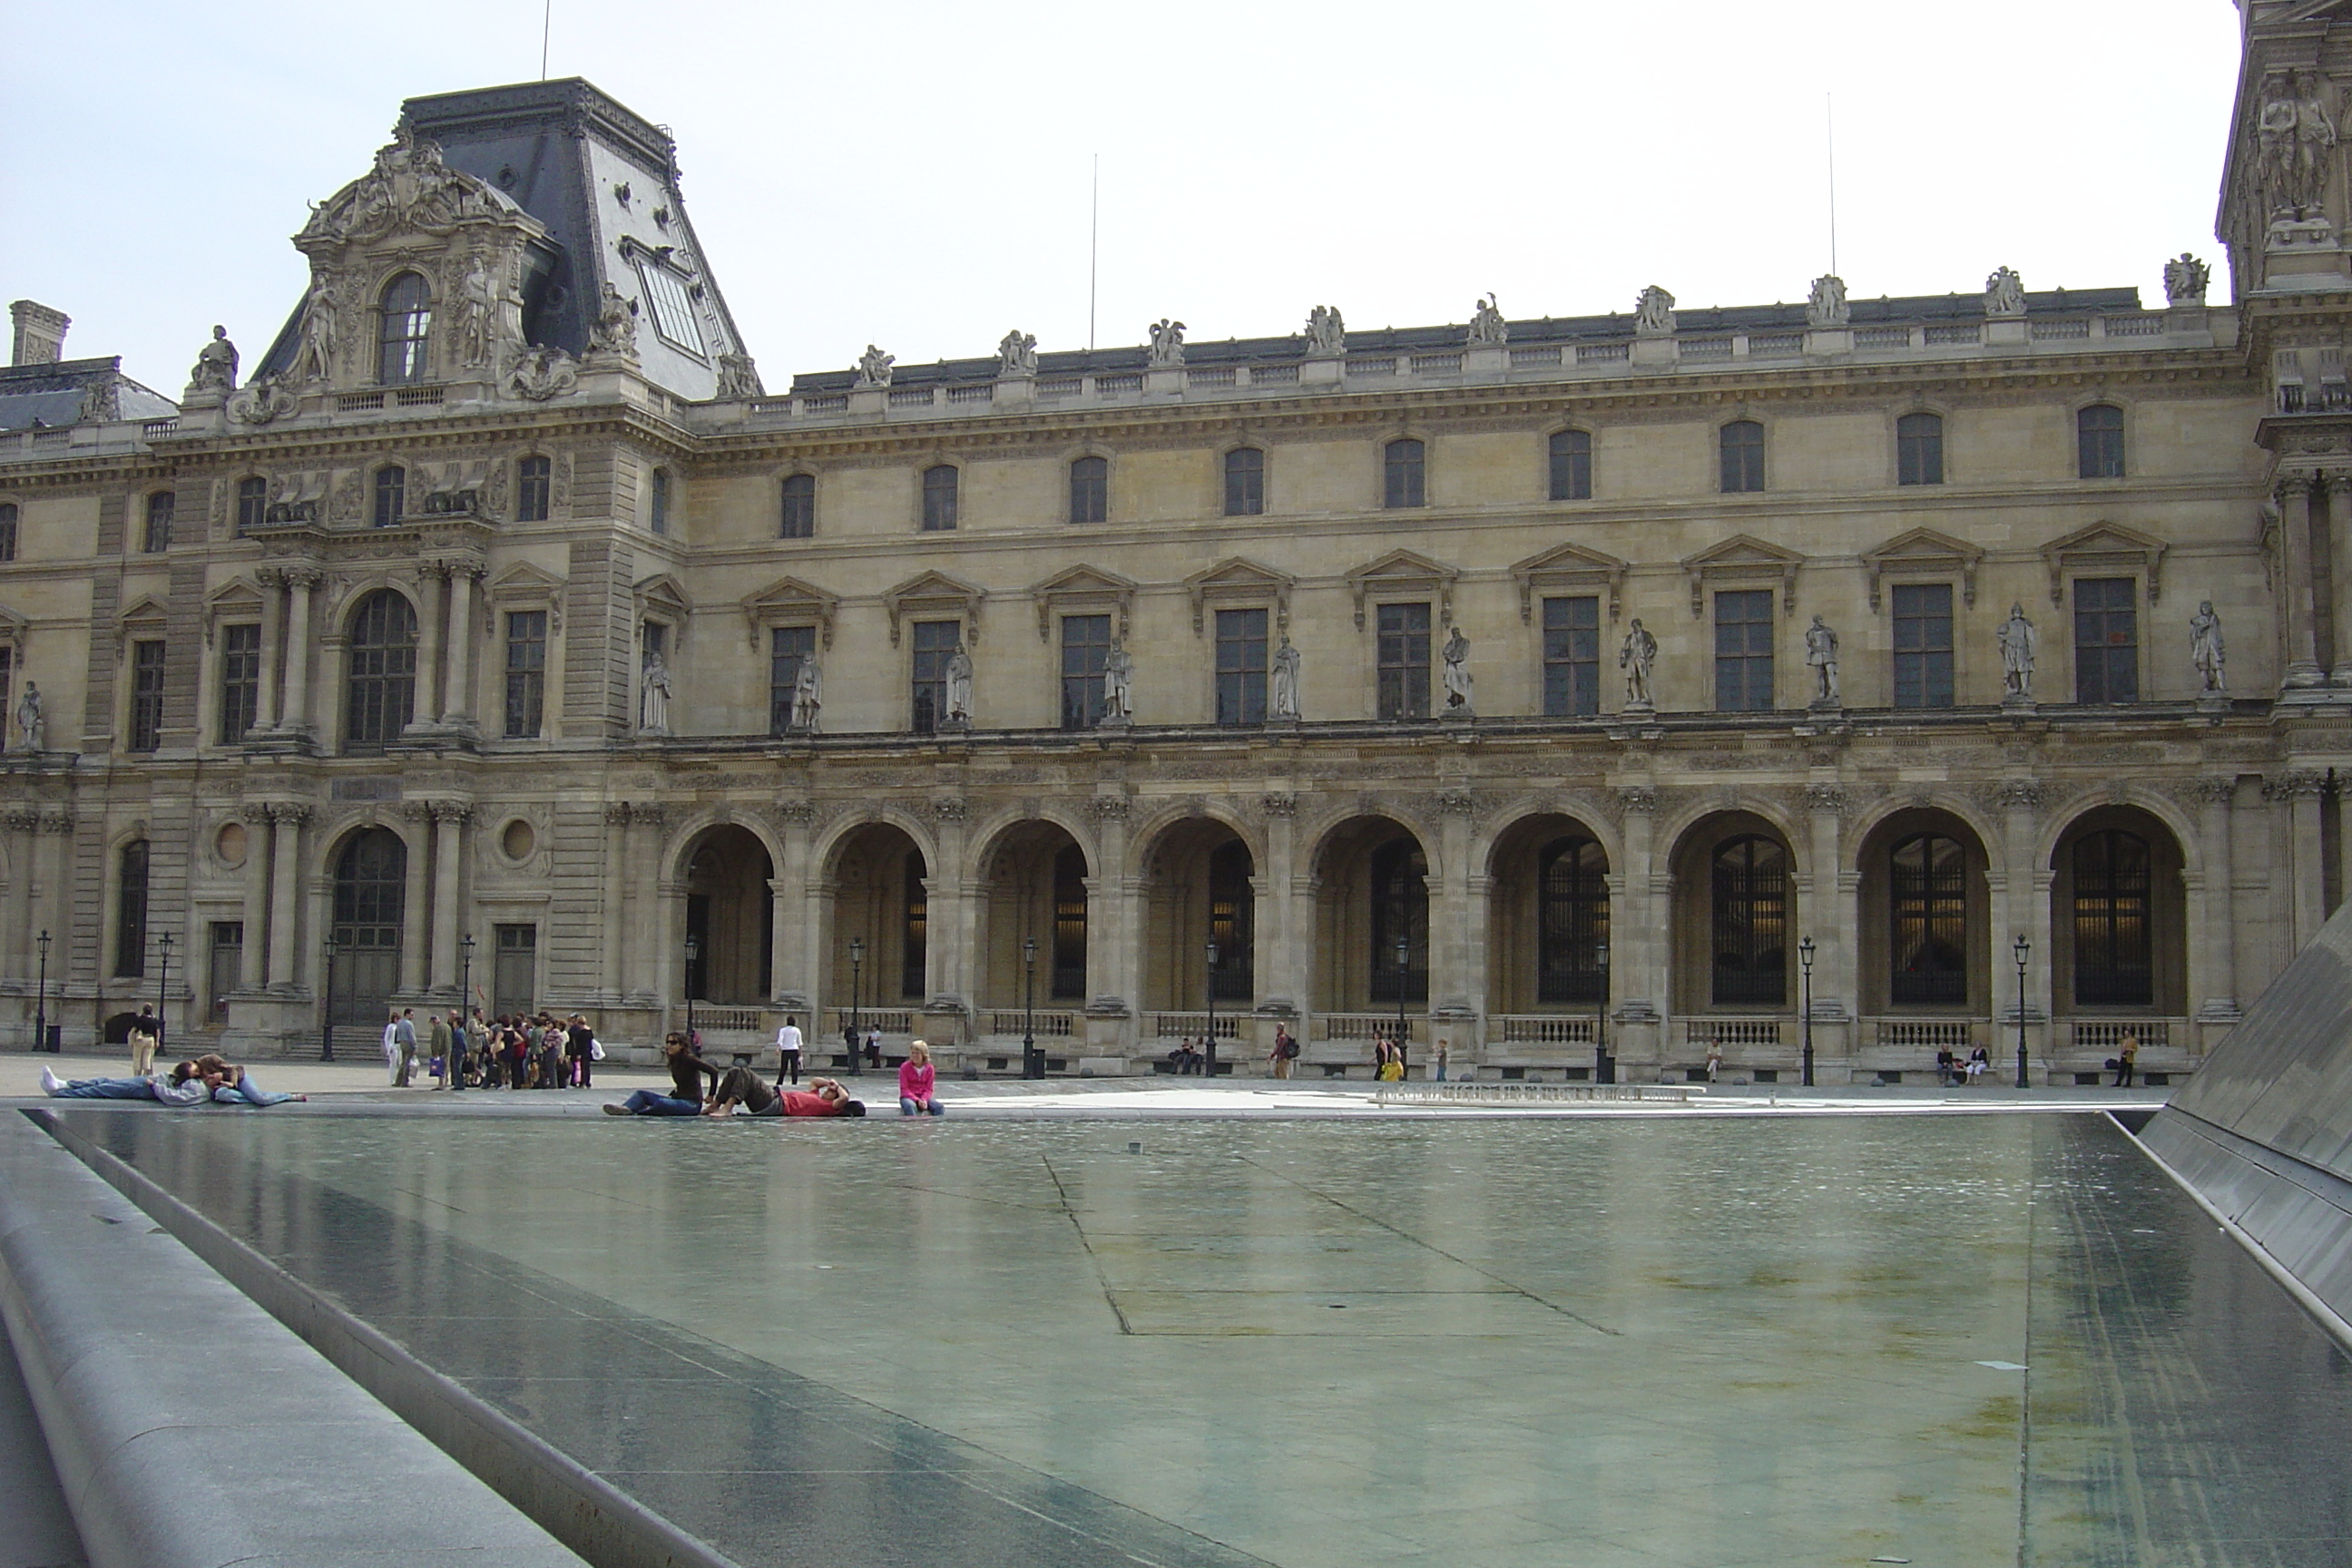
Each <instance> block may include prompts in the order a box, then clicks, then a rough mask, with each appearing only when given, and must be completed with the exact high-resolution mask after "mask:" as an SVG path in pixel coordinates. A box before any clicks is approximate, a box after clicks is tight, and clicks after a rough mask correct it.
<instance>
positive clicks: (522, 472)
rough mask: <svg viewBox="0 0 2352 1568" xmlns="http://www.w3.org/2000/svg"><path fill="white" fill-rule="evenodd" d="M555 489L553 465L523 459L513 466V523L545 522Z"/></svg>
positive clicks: (536, 459)
mask: <svg viewBox="0 0 2352 1568" xmlns="http://www.w3.org/2000/svg"><path fill="white" fill-rule="evenodd" d="M554 489H555V464H554V463H553V461H552V460H551V459H549V458H523V459H522V460H521V461H520V462H519V463H517V464H516V465H515V521H517V522H545V521H547V519H548V514H549V506H550V503H551V500H552V499H553V495H554Z"/></svg>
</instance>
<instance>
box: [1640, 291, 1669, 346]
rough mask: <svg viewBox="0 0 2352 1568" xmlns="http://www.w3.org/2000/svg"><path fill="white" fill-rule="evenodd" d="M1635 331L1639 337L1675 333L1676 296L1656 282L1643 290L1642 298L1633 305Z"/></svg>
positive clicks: (1666, 336)
mask: <svg viewBox="0 0 2352 1568" xmlns="http://www.w3.org/2000/svg"><path fill="white" fill-rule="evenodd" d="M1633 331H1634V334H1635V335H1636V336H1638V337H1644V338H1670V337H1673V336H1674V335H1675V297H1674V296H1673V295H1672V294H1669V293H1667V292H1666V291H1665V290H1664V289H1661V288H1659V287H1658V286H1657V285H1656V284H1655V283H1653V284H1651V285H1650V286H1649V287H1648V288H1647V289H1643V290H1642V298H1641V299H1640V300H1637V301H1636V302H1635V303H1634V306H1633Z"/></svg>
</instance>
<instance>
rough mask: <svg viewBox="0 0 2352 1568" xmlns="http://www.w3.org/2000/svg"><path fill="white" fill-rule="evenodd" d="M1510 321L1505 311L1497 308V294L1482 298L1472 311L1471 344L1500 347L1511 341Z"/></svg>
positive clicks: (1480, 347)
mask: <svg viewBox="0 0 2352 1568" xmlns="http://www.w3.org/2000/svg"><path fill="white" fill-rule="evenodd" d="M1510 337H1511V327H1510V323H1509V322H1507V321H1504V320H1503V312H1502V311H1500V310H1496V308H1495V296H1494V295H1492V294H1489V295H1487V296H1486V298H1485V299H1483V300H1479V301H1478V303H1477V306H1476V308H1475V309H1474V310H1472V311H1471V312H1470V338H1469V346H1470V347H1472V348H1474V349H1487V348H1500V347H1502V346H1503V345H1504V344H1505V343H1506V342H1509V341H1510Z"/></svg>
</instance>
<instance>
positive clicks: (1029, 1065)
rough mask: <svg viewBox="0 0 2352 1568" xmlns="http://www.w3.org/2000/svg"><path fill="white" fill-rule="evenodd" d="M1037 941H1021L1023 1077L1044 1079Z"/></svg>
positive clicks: (1024, 938)
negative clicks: (1039, 1032)
mask: <svg viewBox="0 0 2352 1568" xmlns="http://www.w3.org/2000/svg"><path fill="white" fill-rule="evenodd" d="M1036 1000H1037V939H1036V938H1035V937H1034V936H1024V937H1023V938H1022V939H1021V1076H1022V1077H1023V1078H1044V1077H1045V1052H1043V1051H1041V1050H1039V1049H1038V1048H1037V1016H1036V1012H1035V1006H1034V1004H1035V1003H1036Z"/></svg>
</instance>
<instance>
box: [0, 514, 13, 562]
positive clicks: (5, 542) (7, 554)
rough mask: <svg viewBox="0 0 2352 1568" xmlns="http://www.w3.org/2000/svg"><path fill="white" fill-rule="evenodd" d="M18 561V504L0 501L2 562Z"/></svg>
mask: <svg viewBox="0 0 2352 1568" xmlns="http://www.w3.org/2000/svg"><path fill="white" fill-rule="evenodd" d="M15 559H16V502H15V501H12V500H5V501H0V561H14V560H15Z"/></svg>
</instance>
